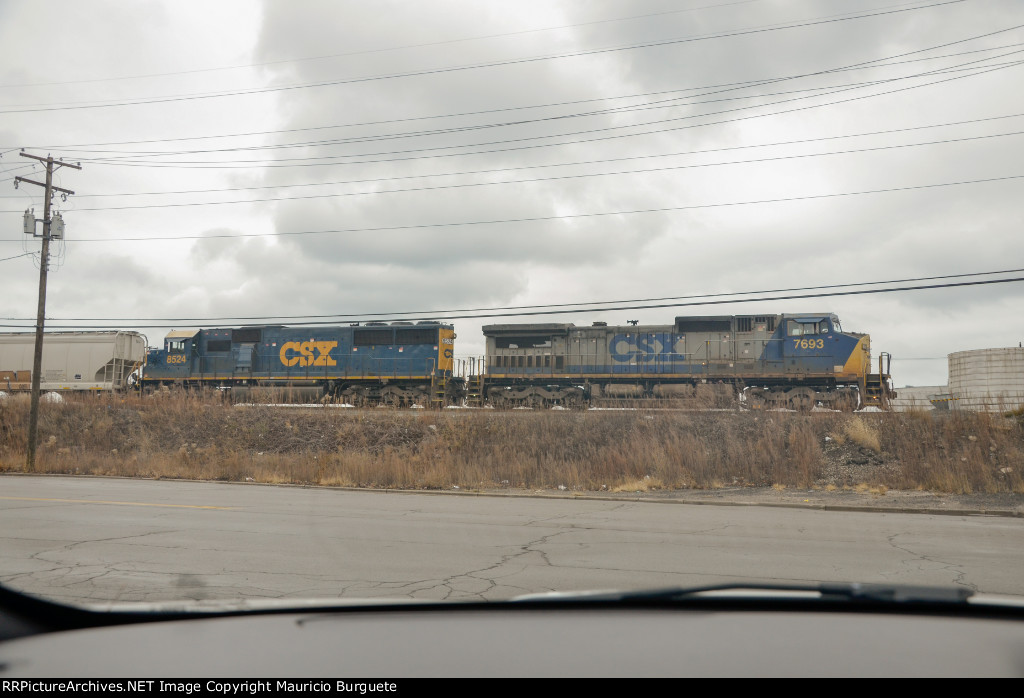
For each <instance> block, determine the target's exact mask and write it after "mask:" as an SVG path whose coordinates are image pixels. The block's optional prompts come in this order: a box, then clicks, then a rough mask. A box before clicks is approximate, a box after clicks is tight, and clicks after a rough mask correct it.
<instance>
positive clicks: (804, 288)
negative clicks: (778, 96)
mask: <svg viewBox="0 0 1024 698" xmlns="http://www.w3.org/2000/svg"><path fill="white" fill-rule="evenodd" d="M1021 272H1024V268H1021V269H1001V270H997V271H978V272H967V273H962V274H943V275H940V276H919V277H912V278H907V279H888V280H884V281H857V282H853V283H842V284H825V285H822V286H798V287H795V288H772V289H765V290H761V291H731V292H727V293H700V294H694V295H687V296H664V297H657V298H628V299H619V300H611V301H585V302H579V303H545V304H539V305H508V306H498V307H487V308H448V309H445V310H398V311H389V312H374V313H369V312H363V313H347V314H345V315H337V314H330V315H257V316H241V315H227V316H222V317H198V318H197V317H172V318H167V317H141V318H117V317H114V318H110V317H107V318H67V317H65V318H59V317H54V318H47V320H48V321H53V322H61V321H63V322H70V321H74V322H128V323H130V322H157V321H159V322H201V323H207V322H225V321H229V320H262V321H264V322H267V321H271V320H274V321H288V322H291V321H294V320H302V319H303V318H308V319H318V320H323V319H330V320H333V321H340V320H343V319H348V318H355V317H360V318H366V317H399V316H402V315H419V314H430V313H432V314H434V315H445V316H446V315H449V314H451V313H476V312H497V311H501V310H544V309H548V308H568V307H572V308H575V309H576V310H577V311H579V312H587V311H601V310H606V308H599V307H587V306H603V305H610V304H623V303H655V302H659V301H682V300H694V299H700V298H722V297H725V296H756V295H764V294H766V293H792V292H794V291H820V290H824V289H838V288H850V287H854V286H877V285H878V284H904V283H917V282H921V281H939V280H943V279H963V278H970V277H976V276H992V275H994V274H1018V273H1021ZM0 319H3V320H8V321H21V320H26V319H28V318H17V317H8V318H0Z"/></svg>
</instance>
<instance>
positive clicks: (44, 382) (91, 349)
mask: <svg viewBox="0 0 1024 698" xmlns="http://www.w3.org/2000/svg"><path fill="white" fill-rule="evenodd" d="M35 345H36V334H35V332H5V333H0V390H5V391H23V390H31V389H32V365H33V360H34V356H35ZM145 358H146V338H145V336H143V335H141V334H139V333H138V332H120V331H100V332H47V333H45V334H44V335H43V363H42V373H41V375H40V377H39V381H40V388H41V389H42V390H105V391H111V390H122V389H124V388H126V387H128V386H129V383H130V382H132V381H133V380H134V379H135V378H136V377H137V376H138V371H139V369H140V368H141V367H142V362H143V361H144V360H145Z"/></svg>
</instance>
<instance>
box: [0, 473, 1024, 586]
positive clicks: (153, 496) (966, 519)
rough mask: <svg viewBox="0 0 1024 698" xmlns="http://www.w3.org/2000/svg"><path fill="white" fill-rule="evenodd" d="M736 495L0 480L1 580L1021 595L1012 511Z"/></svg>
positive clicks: (1018, 526) (1022, 530) (1021, 554)
mask: <svg viewBox="0 0 1024 698" xmlns="http://www.w3.org/2000/svg"><path fill="white" fill-rule="evenodd" d="M741 494H742V493H738V494H737V496H735V497H732V496H729V494H728V493H721V492H719V493H711V494H710V495H709V496H707V497H705V498H704V500H702V501H701V502H700V504H701V505H698V500H697V499H694V500H692V503H685V502H679V501H669V500H667V499H666V498H664V497H662V498H660V499H650V500H649V501H631V500H628V499H626V500H623V499H618V500H616V499H602V498H600V497H598V498H582V497H580V498H564V497H562V498H555V497H528V496H519V497H508V496H505V497H492V496H473V495H466V494H461V495H454V494H452V495H447V496H446V495H444V494H422V493H404V492H374V491H370V492H364V491H345V490H337V489H325V488H302V487H278V486H265V485H252V484H225V483H205V482H180V481H152V480H129V479H117V478H85V477H79V478H76V477H57V476H38V477H36V476H4V477H0V583H3V584H4V585H7V586H10V587H12V588H15V589H19V590H23V591H28V592H31V593H35V594H39V595H43V596H46V597H50V598H53V599H57V600H61V601H70V602H101V601H115V600H116V601H160V600H177V599H196V600H203V599H238V598H246V599H279V598H300V597H301V598H323V599H331V598H339V597H345V598H368V597H405V598H414V599H457V598H487V599H498V598H508V597H510V596H515V595H519V594H524V593H529V592H541V591H548V590H553V589H558V590H580V589H611V588H643V587H660V586H667V585H685V586H691V585H703V584H709V583H717V582H724V581H757V582H765V581H767V582H809V581H859V582H882V583H912V584H927V585H950V584H956V585H964V586H968V587H971V588H973V589H976V590H978V591H982V592H988V593H997V594H1019V595H1024V546H1022V545H1021V541H1022V540H1024V517H1021V516H1019V515H1015V512H1014V511H1013V510H1012V509H1011V510H1004V511H1001V512H1000V513H1001V514H1002V515H995V516H991V515H990V516H982V515H971V514H970V513H969V512H967V510H963V509H958V508H956V507H952V508H949V510H948V511H939V510H938V509H936V508H935V507H927V506H918V507H916V510H915V507H910V506H904V507H899V506H895V505H894V502H895V501H896V499H895V498H893V497H889V498H888V499H885V498H879V500H880V505H881V504H884V506H883V507H882V508H881V510H878V511H872V510H871V509H872V507H870V506H866V505H865V506H861V505H858V506H832V507H828V508H825V507H821V506H817V505H816V503H815V502H814V501H811V499H810V495H808V496H806V497H805V496H803V495H802V494H801V493H793V492H789V493H776V494H777V495H778V496H777V497H775V500H776V501H769V500H771V497H768V498H767V499H765V500H764V501H755V500H751V499H750V498H749V496H748V498H747V499H746V500H744V499H743V497H742V496H740V495H741ZM883 500H884V501H883ZM833 501H838V500H833ZM861 501H864V502H868V503H870V501H871V500H870V498H869V497H865V498H862V500H861ZM708 504H713V505H718V506H708ZM738 504H747V505H750V504H755V506H736V505H738ZM919 504H920V502H919ZM722 505H730V506H722ZM766 505H771V506H766Z"/></svg>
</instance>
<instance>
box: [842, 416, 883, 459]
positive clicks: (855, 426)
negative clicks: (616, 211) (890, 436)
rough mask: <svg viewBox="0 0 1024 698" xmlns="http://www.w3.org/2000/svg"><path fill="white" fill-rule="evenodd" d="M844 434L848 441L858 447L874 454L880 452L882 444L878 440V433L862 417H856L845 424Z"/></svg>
mask: <svg viewBox="0 0 1024 698" xmlns="http://www.w3.org/2000/svg"><path fill="white" fill-rule="evenodd" d="M845 432H846V436H847V437H848V438H849V439H850V441H852V442H853V443H855V444H857V445H858V446H861V447H863V448H867V449H870V450H872V451H874V452H875V453H880V452H881V450H882V443H881V442H880V441H879V440H878V431H877V430H876V429H875V427H874V426H872V425H871V424H868V423H867V421H866V420H865V419H864V418H863V417H861V416H859V415H858V416H855V417H853V418H852V419H850V420H849V421H848V422H846V425H845Z"/></svg>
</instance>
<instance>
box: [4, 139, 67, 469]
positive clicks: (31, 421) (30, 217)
mask: <svg viewBox="0 0 1024 698" xmlns="http://www.w3.org/2000/svg"><path fill="white" fill-rule="evenodd" d="M19 155H21V157H23V158H32V159H33V160H38V161H39V162H42V163H44V164H45V165H46V183H45V184H43V183H42V182H36V181H35V180H32V179H28V178H26V177H15V178H14V187H15V188H17V187H18V184H20V183H21V182H26V183H28V184H34V185H36V186H37V187H44V188H45V189H46V193H45V194H44V199H43V201H44V203H43V235H42V238H43V252H42V256H41V257H40V258H39V311H38V312H37V313H36V346H35V356H34V357H33V359H32V407H31V409H30V411H29V416H28V456H27V458H26V460H25V466H26V470H32V468H33V467H34V466H35V462H36V432H37V429H38V427H39V382H40V374H41V373H42V372H43V321H44V319H45V318H46V271H47V269H48V268H49V265H50V239H51V238H52V237H64V221H63V219H62V218H61V217H60V214H59V213H58V214H57V221H56V222H57V224H58V225H57V229H56V230H54V229H53V226H51V222H53V221H51V219H50V199H51V198H53V193H54V192H55V191H59V192H60V193H61V194H62V195H63V196H64V197H65V198H67V196H68V195H69V194H74V193H75V192H73V191H71V190H70V189H62V188H61V187H55V186H53V172H54V170H55V169H56V168H58V167H71V168H74V169H76V170H80V169H82V168H81V166H80V165H72V164H71V163H69V162H63V161H61V160H57V161H54V159H53V156H51V155H47V156H46V157H45V158H43V157H39V156H38V155H29V154H28V153H26V152H25V151H21V153H19ZM37 222H38V221H36V219H35V214H34V213H33V212H31V211H25V226H24V228H25V233H31V234H32V235H33V236H35V237H38V236H37V235H36V223H37Z"/></svg>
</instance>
